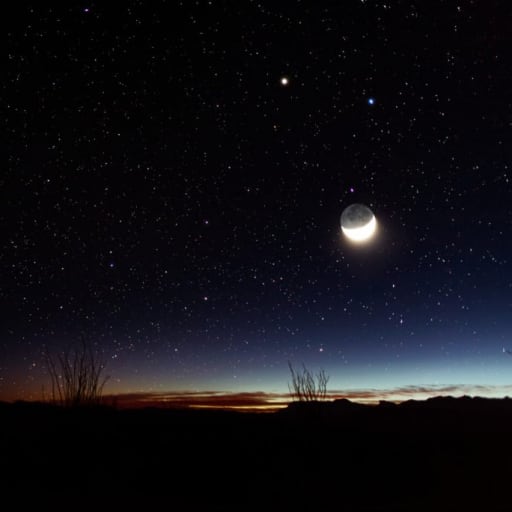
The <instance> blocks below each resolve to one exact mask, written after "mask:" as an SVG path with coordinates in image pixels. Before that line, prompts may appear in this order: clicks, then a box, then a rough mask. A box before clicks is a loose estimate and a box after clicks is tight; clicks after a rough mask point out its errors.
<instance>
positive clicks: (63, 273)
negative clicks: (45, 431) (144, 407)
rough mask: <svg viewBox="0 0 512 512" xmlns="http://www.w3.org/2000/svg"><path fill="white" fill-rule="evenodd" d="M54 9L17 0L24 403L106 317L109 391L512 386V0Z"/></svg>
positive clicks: (9, 377)
mask: <svg viewBox="0 0 512 512" xmlns="http://www.w3.org/2000/svg"><path fill="white" fill-rule="evenodd" d="M48 4H49V3H45V2H31V3H30V2H17V3H15V4H13V5H11V6H10V7H9V12H8V13H7V12H6V13H4V14H5V17H6V21H7V23H8V29H7V38H6V42H4V46H3V48H4V51H3V72H2V76H1V79H0V98H1V102H0V104H1V109H2V116H1V118H0V123H1V126H2V130H1V133H2V137H1V151H2V170H1V172H0V191H1V203H0V226H1V232H2V243H1V248H0V301H1V324H0V399H5V400H10V399H17V398H20V399H38V398H40V397H41V388H42V386H43V384H44V383H45V382H46V383H47V382H48V378H47V373H46V370H45V368H44V364H43V361H44V360H43V354H44V353H45V352H50V353H53V354H57V353H59V352H60V351H62V350H65V349H66V347H70V346H73V345H74V344H76V342H77V341H78V340H79V339H80V337H81V336H82V335H83V336H85V337H86V338H87V339H88V340H90V342H91V343H92V344H93V345H94V347H95V348H96V349H97V350H98V351H100V352H101V353H102V354H103V356H104V357H105V359H106V360H107V361H108V366H107V369H108V372H107V373H108V374H109V375H110V376H111V378H110V381H109V382H108V384H107V386H106V388H105V390H106V392H107V391H108V392H109V393H136V392H142V393H147V394H151V393H153V392H167V391H180V390H183V391H184V390H189V391H194V390H195V391H201V390H203V391H212V390H221V391H224V392H232V393H240V392H253V391H254V392H256V391H261V392H268V393H282V392H285V391H287V382H288V381H289V371H288V366H287V364H288V361H290V362H292V363H293V364H295V365H298V366H299V365H301V364H302V363H304V364H306V366H307V367H308V368H310V369H311V370H315V371H316V370H317V369H318V368H323V369H325V371H326V373H328V374H329V375H330V381H329V388H332V389H333V390H341V391H342V390H346V391H350V390H356V389H365V390H373V391H374V392H375V393H376V395H378V394H379V390H381V391H383V392H384V390H387V392H389V391H390V390H398V391H399V390H405V391H407V390H409V391H411V390H413V391H414V390H416V389H420V388H421V389H426V390H429V389H431V390H432V392H433V393H434V392H436V391H437V390H439V389H444V388H443V386H444V387H446V389H451V390H453V392H454V393H456V392H457V390H464V392H468V393H470V392H471V390H472V389H473V390H476V391H475V392H478V394H483V395H489V396H504V395H506V394H508V393H511V394H512V388H509V387H507V386H508V385H509V384H512V357H510V356H509V355H508V354H507V353H505V350H508V349H512V268H511V263H512V262H511V258H512V217H511V214H510V207H511V204H512V168H511V166H512V36H511V35H510V26H511V23H512V7H511V6H510V5H509V2H506V1H493V0H485V1H484V0H480V1H460V2H454V1H453V2H452V1H449V0H445V1H426V0H424V1H412V2H411V1H389V2H381V1H370V0H368V1H364V0H363V1H361V0H357V1H356V0H347V1H343V2H341V1H338V2H336V1H324V2H320V1H319V2H311V3H309V2H301V1H293V2H291V1H290V2H274V1H265V0H262V1H259V2H258V1H240V2H238V1H234V0H232V1H214V0H212V1H201V0H199V1H196V2H193V1H183V2H177V1H176V2H174V1H173V2H171V1H168V2H164V1H154V2H153V1H152V2H142V1H126V2H122V3H118V2H96V3H87V2H85V3H84V2H69V3H68V5H67V6H64V5H63V6H58V7H57V6H53V7H50V6H49V5H48ZM4 33H5V31H4ZM352 203H363V204H365V205H367V206H369V207H370V208H371V209H372V211H373V212H374V214H375V216H376V218H377V222H378V228H377V232H376V235H375V237H374V238H372V239H371V240H370V241H368V242H367V243H365V244H359V245H354V244H353V243H350V242H348V241H347V239H346V238H345V237H344V236H343V235H342V233H341V229H340V216H341V213H342V211H343V210H344V209H345V208H346V207H347V206H349V205H350V204H352ZM411 394H414V393H411Z"/></svg>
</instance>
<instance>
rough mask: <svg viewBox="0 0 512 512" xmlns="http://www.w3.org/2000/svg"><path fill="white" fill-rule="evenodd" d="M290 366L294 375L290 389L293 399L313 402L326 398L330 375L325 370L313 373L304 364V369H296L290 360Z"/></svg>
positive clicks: (289, 384)
mask: <svg viewBox="0 0 512 512" xmlns="http://www.w3.org/2000/svg"><path fill="white" fill-rule="evenodd" d="M288 368H290V373H291V376H292V381H291V383H290V382H289V383H288V389H289V391H290V395H291V397H292V399H293V400H295V401H298V402H313V401H317V400H325V397H326V395H327V383H328V382H329V376H328V375H326V373H325V372H324V370H320V371H319V372H318V373H317V374H316V376H315V375H313V374H312V373H311V372H310V371H309V370H308V369H307V368H306V366H305V365H304V364H303V365H302V370H295V368H294V367H293V366H292V364H291V363H290V362H288Z"/></svg>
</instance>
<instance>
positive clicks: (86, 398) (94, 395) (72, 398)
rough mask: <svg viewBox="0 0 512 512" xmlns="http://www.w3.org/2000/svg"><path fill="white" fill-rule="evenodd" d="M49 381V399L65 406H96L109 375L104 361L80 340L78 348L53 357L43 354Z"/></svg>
mask: <svg viewBox="0 0 512 512" xmlns="http://www.w3.org/2000/svg"><path fill="white" fill-rule="evenodd" d="M45 360H46V365H47V368H48V373H49V374H50V379H51V400H52V402H53V403H56V404H60V405H64V406H66V407H78V406H84V405H98V404H99V403H100V402H101V395H102V393H103V387H104V386H105V383H106V382H107V380H108V376H103V372H104V370H105V362H104V360H103V359H102V358H101V357H100V356H99V354H98V353H97V352H95V351H94V350H93V349H92V347H91V345H90V344H89V343H88V342H87V341H86V340H85V338H82V340H81V343H80V345H79V346H78V347H75V348H73V349H68V350H66V351H65V352H62V353H60V354H58V355H57V357H56V358H55V357H52V356H51V355H49V354H45Z"/></svg>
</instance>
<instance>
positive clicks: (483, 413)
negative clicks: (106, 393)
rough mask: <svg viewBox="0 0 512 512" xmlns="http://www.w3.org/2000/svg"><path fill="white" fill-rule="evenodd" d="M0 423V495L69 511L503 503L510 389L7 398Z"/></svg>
mask: <svg viewBox="0 0 512 512" xmlns="http://www.w3.org/2000/svg"><path fill="white" fill-rule="evenodd" d="M0 425H1V427H0V428H1V438H2V440H3V448H2V463H3V467H4V469H5V470H6V471H5V476H4V478H3V487H4V489H5V493H6V494H7V493H13V495H14V496H18V499H21V500H22V499H23V497H25V496H27V493H29V495H30V496H37V497H38V499H39V500H40V503H44V500H46V499H48V500H50V503H51V502H52V500H55V497H59V499H62V498H63V497H68V498H72V501H69V502H67V503H72V504H73V509H75V510H76V509H81V507H82V508H83V509H86V510H96V509H97V510H99V508H97V507H98V504H102V505H105V504H107V503H110V504H115V505H116V506H117V507H121V506H125V505H126V506H131V507H132V506H137V507H143V506H146V507H151V504H155V503H162V502H163V503H165V504H166V506H165V508H164V509H165V510H249V509H251V510H252V509H259V510H306V509H307V510H354V511H356V510H414V511H416V510H510V503H509V500H510V492H509V488H510V479H511V476H512V473H511V469H510V468H511V460H512V447H511V442H510V432H511V425H512V400H510V399H508V398H504V399H484V398H470V397H462V398H452V397H437V398H431V399H428V400H426V401H412V400H411V401H407V402H403V403H401V404H394V403H388V402H381V403H380V404H379V405H374V406H371V405H361V404H358V403H354V402H350V401H348V400H336V401H333V402H311V403H302V402H294V403H291V404H290V405H289V406H288V408H286V409H282V410H280V411H278V412H275V413H267V414H261V413H239V412H234V411H224V410H215V411H212V410H186V409H178V410H177V409H156V408H147V409H139V410H117V409H114V408H110V407H93V408H77V409H73V408H60V407H54V406H51V405H47V404H40V403H27V402H16V403H1V404H0ZM164 509H162V510H164ZM148 510H149V508H148Z"/></svg>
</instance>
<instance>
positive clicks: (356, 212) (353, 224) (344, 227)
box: [341, 203, 377, 242]
mask: <svg viewBox="0 0 512 512" xmlns="http://www.w3.org/2000/svg"><path fill="white" fill-rule="evenodd" d="M376 229H377V219H376V218H375V215H374V214H373V212H372V211H371V210H370V208H368V207H367V206H365V205H364V204H358V203H354V204H351V205H350V206H347V208H345V210H343V213H342V214H341V231H342V232H343V234H344V235H345V236H346V237H347V238H348V239H349V240H351V241H352V242H366V241H367V240H369V239H370V238H371V237H372V236H373V234H374V233H375V230H376Z"/></svg>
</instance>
